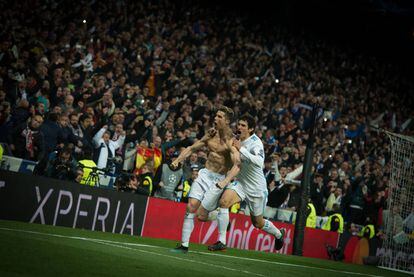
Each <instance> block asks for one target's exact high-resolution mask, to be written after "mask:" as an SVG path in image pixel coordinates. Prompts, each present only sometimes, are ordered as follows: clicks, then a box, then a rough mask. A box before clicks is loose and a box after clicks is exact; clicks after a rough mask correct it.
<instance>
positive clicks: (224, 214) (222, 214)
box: [217, 208, 230, 244]
mask: <svg viewBox="0 0 414 277" xmlns="http://www.w3.org/2000/svg"><path fill="white" fill-rule="evenodd" d="M229 221H230V217H229V209H227V208H219V211H218V215H217V222H218V231H219V241H221V243H223V244H226V235H227V226H228V225H229Z"/></svg>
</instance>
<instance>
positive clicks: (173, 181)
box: [168, 175, 177, 183]
mask: <svg viewBox="0 0 414 277" xmlns="http://www.w3.org/2000/svg"><path fill="white" fill-rule="evenodd" d="M168 181H170V183H175V182H176V181H177V176H175V175H170V177H168Z"/></svg>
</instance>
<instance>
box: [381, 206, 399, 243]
mask: <svg viewBox="0 0 414 277" xmlns="http://www.w3.org/2000/svg"><path fill="white" fill-rule="evenodd" d="M383 217H384V220H383V222H387V225H386V228H387V229H386V230H384V232H385V233H386V234H388V235H390V236H394V235H397V234H398V233H400V232H402V231H403V225H404V224H403V218H402V217H401V206H400V204H398V203H395V204H394V205H393V207H391V209H389V210H384V213H383Z"/></svg>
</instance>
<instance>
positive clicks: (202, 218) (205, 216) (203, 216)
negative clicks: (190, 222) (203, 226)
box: [197, 207, 208, 222]
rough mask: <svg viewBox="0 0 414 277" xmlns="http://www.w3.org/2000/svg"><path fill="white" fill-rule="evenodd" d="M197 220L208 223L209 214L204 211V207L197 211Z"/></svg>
mask: <svg viewBox="0 0 414 277" xmlns="http://www.w3.org/2000/svg"><path fill="white" fill-rule="evenodd" d="M197 219H198V220H200V221H203V222H206V221H208V212H207V211H205V210H203V208H202V207H200V209H198V211H197Z"/></svg>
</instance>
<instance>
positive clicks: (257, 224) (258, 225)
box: [252, 220, 264, 229]
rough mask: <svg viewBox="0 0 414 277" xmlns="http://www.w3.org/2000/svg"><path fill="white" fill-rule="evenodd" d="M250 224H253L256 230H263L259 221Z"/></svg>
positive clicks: (262, 223) (262, 224)
mask: <svg viewBox="0 0 414 277" xmlns="http://www.w3.org/2000/svg"><path fill="white" fill-rule="evenodd" d="M252 224H253V226H254V227H256V228H257V229H262V228H263V226H264V222H261V221H256V220H254V221H253V222H252Z"/></svg>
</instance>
